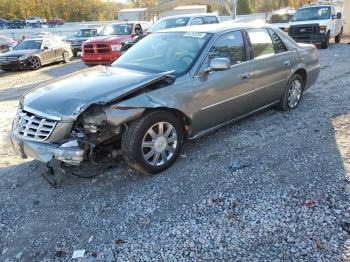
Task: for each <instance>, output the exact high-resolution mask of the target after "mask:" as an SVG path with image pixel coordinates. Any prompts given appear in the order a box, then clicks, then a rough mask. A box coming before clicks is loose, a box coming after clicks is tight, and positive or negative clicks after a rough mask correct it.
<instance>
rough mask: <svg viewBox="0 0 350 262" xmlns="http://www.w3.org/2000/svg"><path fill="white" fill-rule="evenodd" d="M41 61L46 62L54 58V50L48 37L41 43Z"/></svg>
mask: <svg viewBox="0 0 350 262" xmlns="http://www.w3.org/2000/svg"><path fill="white" fill-rule="evenodd" d="M40 56H41V63H42V64H47V63H51V62H53V61H55V60H56V52H55V49H54V48H53V45H52V42H51V40H50V39H45V40H44V41H43V44H42V52H41V55H40Z"/></svg>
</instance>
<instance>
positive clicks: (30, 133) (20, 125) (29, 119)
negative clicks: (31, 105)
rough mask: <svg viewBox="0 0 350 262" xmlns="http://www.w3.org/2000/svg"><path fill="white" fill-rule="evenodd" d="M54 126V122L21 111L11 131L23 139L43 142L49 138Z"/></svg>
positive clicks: (55, 122)
mask: <svg viewBox="0 0 350 262" xmlns="http://www.w3.org/2000/svg"><path fill="white" fill-rule="evenodd" d="M56 124H57V121H55V120H51V119H48V118H45V117H42V116H38V115H35V114H33V113H30V112H27V111H24V110H22V111H19V113H18V114H17V116H16V118H15V121H14V125H13V131H14V132H15V134H16V135H17V136H19V137H22V138H23V139H28V140H33V141H45V140H47V139H48V138H49V137H50V135H51V133H52V132H53V130H54V128H55V126H56Z"/></svg>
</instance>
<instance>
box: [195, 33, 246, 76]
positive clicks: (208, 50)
mask: <svg viewBox="0 0 350 262" xmlns="http://www.w3.org/2000/svg"><path fill="white" fill-rule="evenodd" d="M237 31H238V32H241V34H242V38H243V42H244V48H245V54H246V61H244V62H242V63H240V64H234V65H231V69H232V68H233V67H236V66H239V65H242V64H245V63H247V62H251V61H252V60H250V59H249V56H248V52H247V51H248V49H247V42H246V41H245V34H244V31H245V30H243V29H235V30H232V31H225V32H222V33H220V34H218V35H217V36H216V37H215V38H214V39H213V40H212V42H211V43H209V44H208V48H207V51H206V52H205V55H204V56H203V58H202V61H201V62H200V64H199V65H198V67H197V69H196V70H195V73H194V74H193V77H192V78H198V77H200V76H201V75H200V74H199V72H200V69H201V68H202V66H203V64H204V62H205V60H206V59H207V57H208V55H209V52H210V50H211V48H212V47H213V45H214V44H215V42H216V40H218V38H220V37H221V36H223V35H225V34H228V33H233V32H237Z"/></svg>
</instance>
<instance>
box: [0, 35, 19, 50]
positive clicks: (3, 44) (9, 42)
mask: <svg viewBox="0 0 350 262" xmlns="http://www.w3.org/2000/svg"><path fill="white" fill-rule="evenodd" d="M16 44H17V42H16V41H15V40H13V39H11V38H9V37H7V36H3V35H0V53H5V52H7V51H9V50H10V49H11V48H13V47H14V46H15V45H16Z"/></svg>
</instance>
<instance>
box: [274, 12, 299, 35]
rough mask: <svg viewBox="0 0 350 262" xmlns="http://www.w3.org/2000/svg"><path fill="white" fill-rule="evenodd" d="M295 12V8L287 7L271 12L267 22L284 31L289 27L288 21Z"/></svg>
mask: <svg viewBox="0 0 350 262" xmlns="http://www.w3.org/2000/svg"><path fill="white" fill-rule="evenodd" d="M294 14H295V10H293V9H288V10H281V11H280V12H276V13H273V14H272V16H271V17H270V19H268V20H267V22H268V23H269V24H270V25H272V26H274V27H277V28H279V29H281V30H282V31H286V28H287V29H288V27H289V22H290V21H291V20H292V18H293V16H294Z"/></svg>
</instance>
